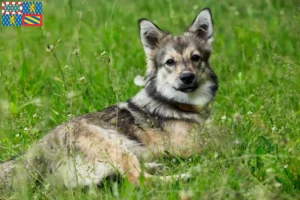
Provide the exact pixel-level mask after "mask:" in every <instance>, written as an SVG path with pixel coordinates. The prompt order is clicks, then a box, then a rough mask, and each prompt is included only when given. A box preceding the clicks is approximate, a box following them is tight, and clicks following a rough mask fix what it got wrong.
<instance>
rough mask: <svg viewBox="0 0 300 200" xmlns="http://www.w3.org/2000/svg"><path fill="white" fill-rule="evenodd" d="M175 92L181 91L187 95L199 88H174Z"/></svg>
mask: <svg viewBox="0 0 300 200" xmlns="http://www.w3.org/2000/svg"><path fill="white" fill-rule="evenodd" d="M173 88H174V89H175V90H178V91H181V92H185V93H190V92H194V91H195V90H196V89H197V88H198V86H196V85H195V86H181V87H178V88H176V87H173Z"/></svg>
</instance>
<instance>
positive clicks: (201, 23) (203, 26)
mask: <svg viewBox="0 0 300 200" xmlns="http://www.w3.org/2000/svg"><path fill="white" fill-rule="evenodd" d="M187 31H188V32H191V33H194V34H196V35H197V36H198V37H199V38H200V39H202V40H207V41H212V40H213V21H212V16H211V10H210V9H209V8H204V9H203V10H201V11H200V13H199V14H198V15H197V17H196V18H195V19H194V21H193V22H192V24H191V25H190V26H189V27H188V29H187Z"/></svg>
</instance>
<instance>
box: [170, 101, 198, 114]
mask: <svg viewBox="0 0 300 200" xmlns="http://www.w3.org/2000/svg"><path fill="white" fill-rule="evenodd" d="M176 106H177V108H178V109H180V110H182V111H185V112H195V113H198V112H200V111H201V110H202V107H201V106H196V105H189V104H180V103H178V104H176Z"/></svg>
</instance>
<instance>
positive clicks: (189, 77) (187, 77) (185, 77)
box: [179, 72, 195, 84]
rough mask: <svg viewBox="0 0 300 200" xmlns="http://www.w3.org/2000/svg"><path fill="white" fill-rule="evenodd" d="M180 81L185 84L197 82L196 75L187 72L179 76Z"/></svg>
mask: <svg viewBox="0 0 300 200" xmlns="http://www.w3.org/2000/svg"><path fill="white" fill-rule="evenodd" d="M179 79H180V80H181V81H182V82H183V83H184V84H191V83H193V82H194V80H195V74H194V73H192V72H185V73H182V74H181V75H180V76H179Z"/></svg>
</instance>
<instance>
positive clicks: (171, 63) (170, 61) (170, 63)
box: [166, 59, 175, 66]
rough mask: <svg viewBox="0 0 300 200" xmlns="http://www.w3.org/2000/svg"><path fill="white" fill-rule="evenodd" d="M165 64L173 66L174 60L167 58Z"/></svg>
mask: <svg viewBox="0 0 300 200" xmlns="http://www.w3.org/2000/svg"><path fill="white" fill-rule="evenodd" d="M166 64H167V65H169V66H173V65H174V64H175V60H174V59H169V60H167V62H166Z"/></svg>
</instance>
